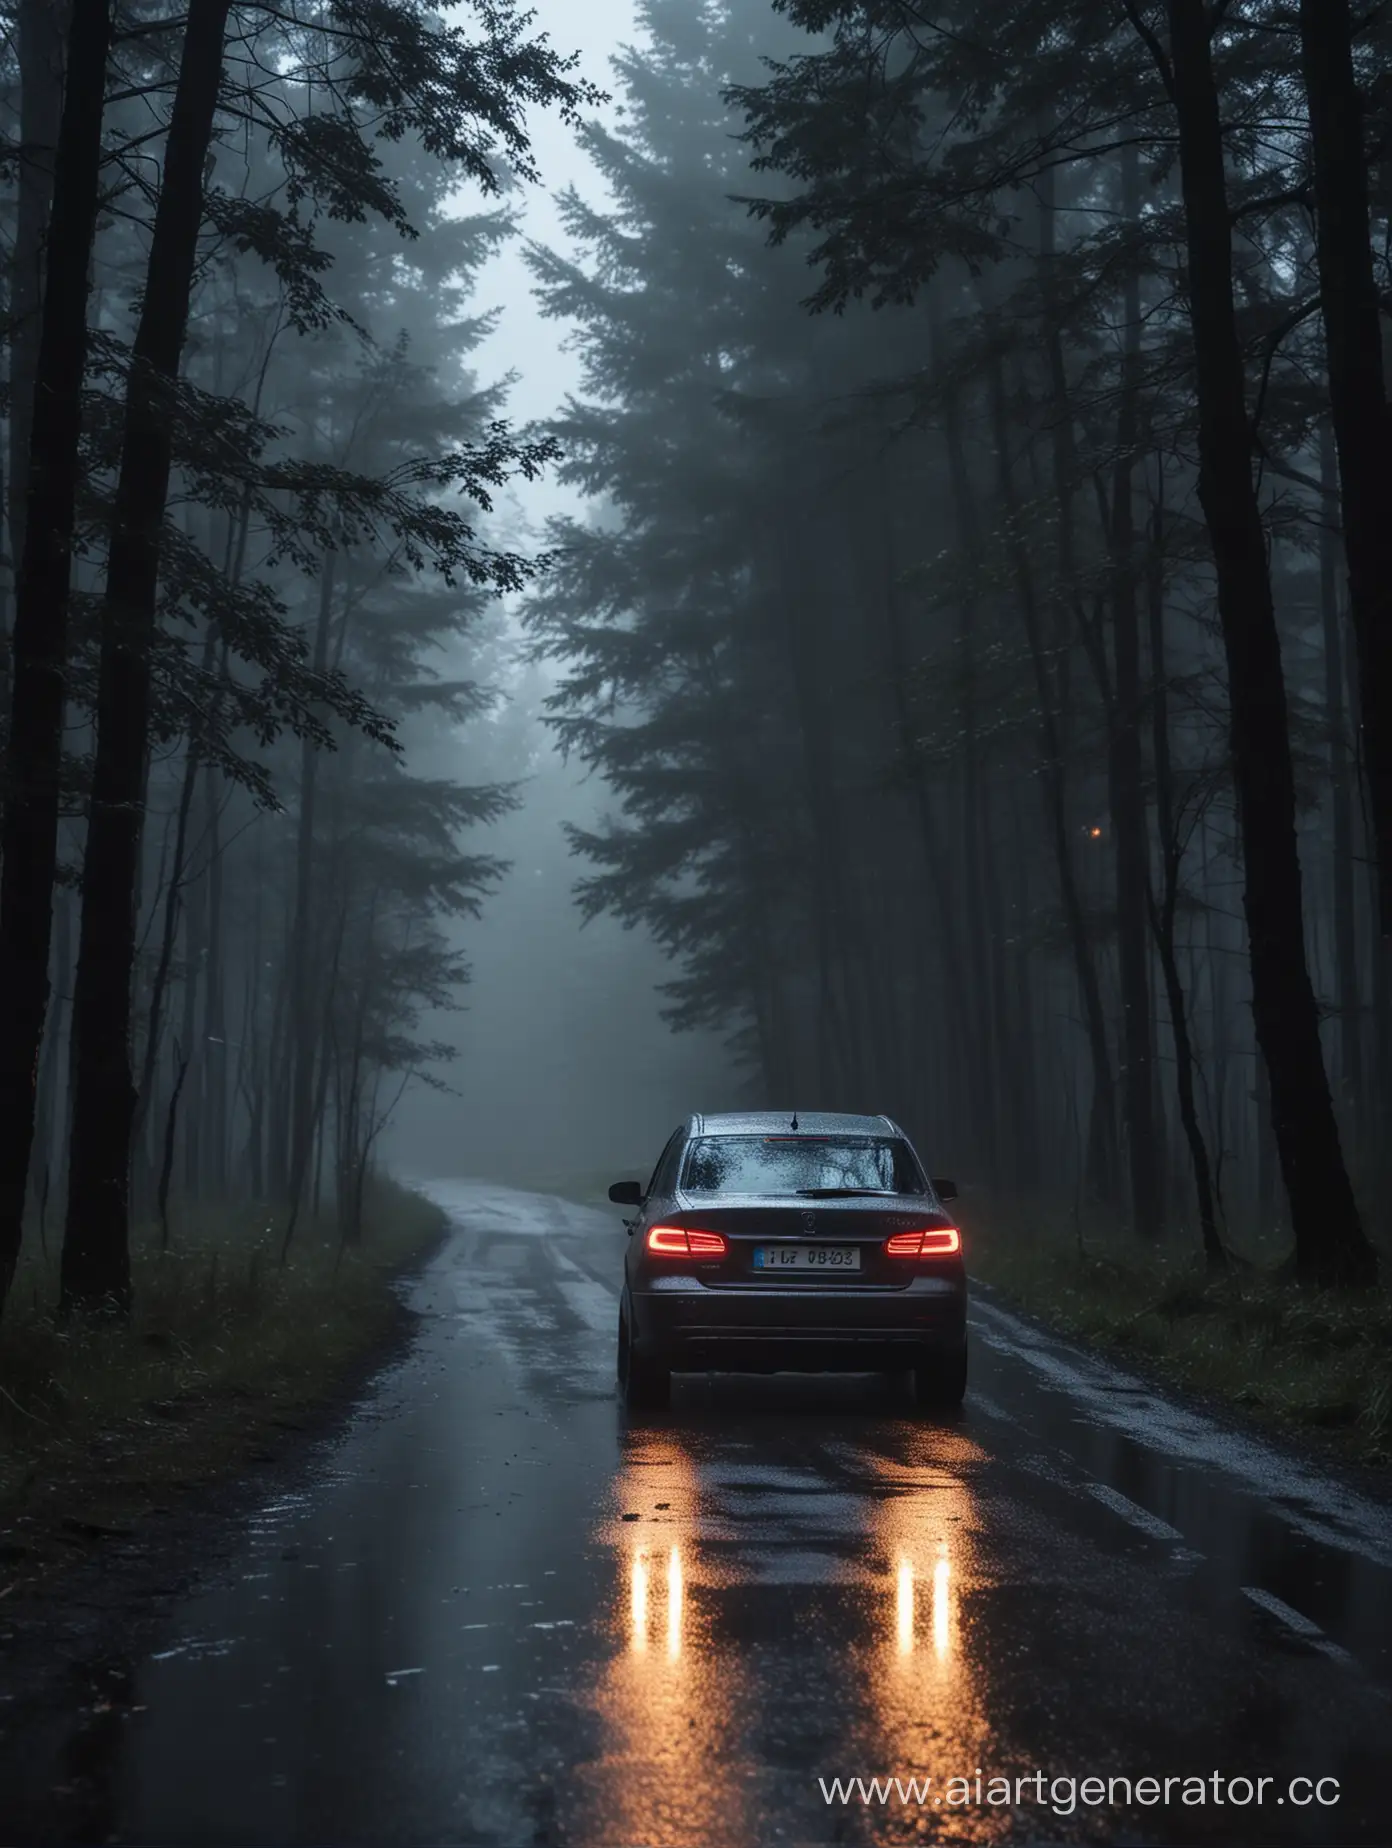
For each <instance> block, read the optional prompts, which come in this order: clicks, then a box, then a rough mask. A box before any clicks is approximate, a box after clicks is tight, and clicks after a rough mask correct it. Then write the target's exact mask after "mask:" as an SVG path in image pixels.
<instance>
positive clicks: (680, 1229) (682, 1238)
mask: <svg viewBox="0 0 1392 1848" xmlns="http://www.w3.org/2000/svg"><path fill="white" fill-rule="evenodd" d="M648 1250H649V1251H653V1252H656V1253H657V1255H658V1256H659V1257H664V1258H688V1257H689V1258H723V1257H724V1256H725V1239H724V1236H723V1234H722V1233H719V1232H689V1231H688V1230H687V1229H686V1227H685V1226H654V1227H653V1228H652V1230H651V1231H650V1232H649V1233H648Z"/></svg>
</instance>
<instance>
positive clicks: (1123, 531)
mask: <svg viewBox="0 0 1392 1848" xmlns="http://www.w3.org/2000/svg"><path fill="white" fill-rule="evenodd" d="M1122 195H1123V196H1122V208H1121V209H1122V218H1123V221H1124V222H1125V224H1126V225H1127V226H1128V228H1133V227H1134V228H1139V225H1140V217H1141V181H1140V157H1139V154H1138V152H1137V150H1136V149H1135V148H1134V147H1133V148H1129V149H1127V150H1126V151H1125V152H1124V153H1123V155H1122ZM1122 313H1123V315H1124V316H1125V335H1124V338H1125V355H1124V359H1123V364H1122V377H1121V405H1120V409H1119V411H1118V415H1117V460H1116V478H1115V481H1114V484H1113V492H1112V502H1113V504H1112V564H1113V573H1114V579H1113V589H1112V646H1113V663H1114V691H1113V699H1112V709H1111V736H1110V738H1109V740H1108V781H1109V784H1110V794H1111V812H1112V835H1113V845H1114V848H1115V852H1116V901H1117V966H1118V974H1119V977H1120V985H1121V1060H1122V1064H1121V1074H1120V1076H1121V1097H1122V1117H1123V1120H1124V1122H1125V1125H1126V1148H1127V1160H1128V1167H1129V1171H1130V1176H1131V1219H1132V1224H1133V1225H1134V1227H1135V1229H1136V1231H1137V1232H1139V1233H1140V1234H1141V1235H1142V1237H1144V1238H1147V1239H1154V1238H1156V1237H1158V1236H1159V1232H1160V1226H1161V1199H1160V1164H1159V1160H1158V1155H1159V1150H1158V1148H1157V1146H1156V1143H1157V1138H1156V1133H1155V1049H1154V1040H1153V1036H1152V1032H1151V1012H1150V967H1149V961H1150V959H1149V956H1148V954H1147V943H1146V913H1147V909H1148V904H1149V891H1150V842H1149V828H1148V824H1147V816H1146V793H1145V757H1144V752H1143V750H1142V746H1141V724H1142V705H1143V700H1142V692H1141V628H1140V618H1139V613H1138V609H1137V602H1138V597H1137V592H1138V585H1139V576H1140V574H1139V572H1138V569H1137V557H1136V516H1135V473H1136V446H1137V440H1138V436H1139V427H1140V385H1141V381H1140V367H1141V284H1140V276H1139V273H1138V272H1137V270H1136V267H1135V264H1134V262H1132V263H1131V264H1129V266H1128V271H1127V277H1126V285H1125V289H1124V293H1123V303H1122Z"/></svg>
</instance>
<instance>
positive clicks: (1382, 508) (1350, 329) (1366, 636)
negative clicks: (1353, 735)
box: [1300, 0, 1392, 950]
mask: <svg viewBox="0 0 1392 1848" xmlns="http://www.w3.org/2000/svg"><path fill="white" fill-rule="evenodd" d="M1300 42H1301V51H1302V61H1303V65H1304V73H1305V95H1306V100H1307V103H1308V106H1309V111H1310V147H1311V153H1312V155H1313V157H1314V181H1315V219H1316V228H1317V251H1318V257H1319V275H1320V306H1321V309H1322V311H1323V316H1324V337H1325V348H1326V352H1327V356H1328V365H1329V399H1330V405H1331V408H1332V411H1333V419H1334V435H1335V440H1336V442H1337V445H1338V451H1339V479H1340V485H1341V489H1342V496H1343V527H1344V549H1345V552H1346V553H1347V556H1348V570H1349V605H1350V611H1351V614H1352V618H1353V633H1354V637H1355V639H1356V641H1357V645H1358V688H1359V702H1360V716H1361V719H1362V755H1363V772H1364V777H1365V779H1366V784H1367V792H1368V808H1369V813H1370V815H1371V818H1372V833H1373V843H1374V850H1375V853H1376V856H1377V874H1378V915H1379V920H1380V923H1381V927H1382V935H1383V938H1384V940H1385V945H1386V947H1387V948H1388V949H1389V950H1392V419H1389V416H1388V406H1387V379H1386V369H1385V364H1384V359H1383V347H1382V316H1381V310H1380V306H1379V301H1378V287H1377V275H1376V270H1375V267H1374V262H1373V245H1372V214H1371V206H1370V196H1369V186H1368V169H1367V161H1366V157H1365V154H1364V147H1363V138H1364V137H1363V130H1364V109H1363V97H1362V93H1361V91H1360V89H1359V85H1358V80H1357V75H1356V73H1355V70H1354V62H1353V9H1352V7H1351V5H1350V0H1300Z"/></svg>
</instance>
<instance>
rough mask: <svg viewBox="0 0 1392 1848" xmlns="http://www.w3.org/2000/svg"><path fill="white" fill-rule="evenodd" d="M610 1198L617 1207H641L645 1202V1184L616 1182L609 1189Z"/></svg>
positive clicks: (639, 1182)
mask: <svg viewBox="0 0 1392 1848" xmlns="http://www.w3.org/2000/svg"><path fill="white" fill-rule="evenodd" d="M609 1198H610V1199H611V1200H612V1201H613V1202H614V1205H615V1206H640V1205H641V1204H642V1200H643V1183H642V1182H641V1181H615V1182H614V1185H613V1186H612V1187H611V1188H610V1189H609Z"/></svg>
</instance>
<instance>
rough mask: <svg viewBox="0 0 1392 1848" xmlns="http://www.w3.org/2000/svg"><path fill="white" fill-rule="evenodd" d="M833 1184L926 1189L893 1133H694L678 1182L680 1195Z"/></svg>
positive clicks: (773, 1191)
mask: <svg viewBox="0 0 1392 1848" xmlns="http://www.w3.org/2000/svg"><path fill="white" fill-rule="evenodd" d="M838 1187H867V1188H876V1189H878V1188H888V1189H890V1190H892V1191H893V1192H894V1193H912V1194H921V1193H923V1192H924V1191H925V1189H924V1185H923V1176H922V1175H921V1174H920V1173H919V1170H918V1164H917V1163H916V1162H915V1161H914V1158H913V1156H912V1154H911V1153H910V1152H909V1148H908V1144H907V1143H905V1142H901V1141H900V1140H898V1138H896V1137H892V1136H884V1137H874V1136H697V1137H696V1138H695V1140H694V1141H693V1142H692V1143H691V1146H690V1148H689V1149H688V1151H687V1157H686V1167H685V1169H684V1171H683V1174H682V1180H681V1188H682V1192H683V1193H712V1194H713V1193H741V1194H795V1193H803V1192H805V1191H807V1190H808V1189H810V1188H838Z"/></svg>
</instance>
